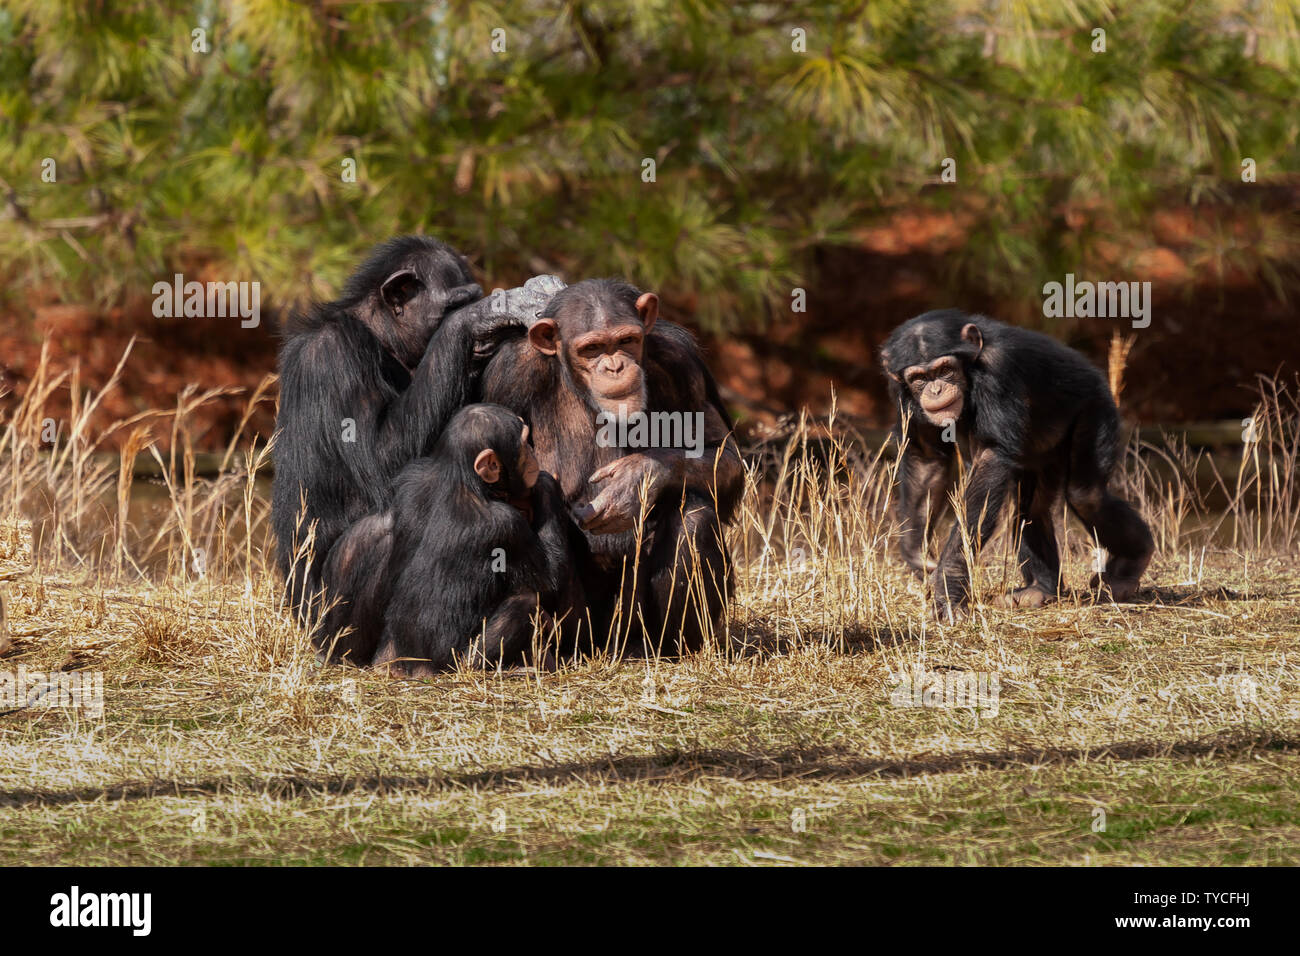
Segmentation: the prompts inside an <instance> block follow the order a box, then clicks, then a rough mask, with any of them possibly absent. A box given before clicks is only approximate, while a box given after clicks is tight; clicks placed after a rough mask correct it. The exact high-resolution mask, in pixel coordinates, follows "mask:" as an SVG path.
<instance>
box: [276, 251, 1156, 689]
mask: <svg viewBox="0 0 1300 956" xmlns="http://www.w3.org/2000/svg"><path fill="white" fill-rule="evenodd" d="M658 311H659V300H658V297H657V296H655V294H654V293H651V292H640V291H638V290H637V289H635V288H633V287H632V286H630V285H628V284H626V283H623V282H618V281H613V280H607V279H598V280H586V281H582V282H578V283H576V284H574V285H570V286H565V284H564V283H563V282H561V281H560V280H559V279H556V278H555V277H553V276H538V277H535V278H533V279H530V280H529V281H528V282H527V283H525V284H524V286H522V287H521V288H518V289H512V290H509V291H508V292H500V291H499V292H497V293H494V294H493V295H491V296H488V297H486V298H485V297H484V296H483V292H482V290H481V289H480V288H479V286H478V285H476V284H475V283H474V281H473V278H472V276H471V274H470V270H469V267H468V264H467V263H466V261H465V259H464V257H462V256H461V255H460V254H459V253H457V252H456V251H455V250H454V249H451V248H450V247H448V246H446V245H445V244H443V243H441V242H438V241H436V240H434V239H430V238H427V237H423V236H409V237H404V238H399V239H395V240H393V241H391V242H388V243H386V244H385V245H382V246H380V247H379V248H378V249H377V250H376V251H375V252H374V253H373V254H372V255H371V257H370V258H369V259H368V260H367V261H366V263H365V264H364V265H362V266H361V268H360V269H358V270H357V272H356V273H355V274H354V275H353V276H352V277H351V278H350V279H349V281H348V283H347V285H346V287H345V289H344V291H343V296H342V297H341V298H340V299H339V300H338V301H336V302H332V303H329V304H325V305H318V306H316V307H314V308H312V309H311V310H309V311H308V312H307V313H306V314H302V315H296V316H294V317H293V318H292V319H291V320H290V321H289V323H288V325H287V327H286V329H285V337H284V341H283V345H282V348H281V353H280V390H281V391H280V410H279V416H278V419H277V423H276V425H277V437H276V445H275V466H276V467H275V483H274V488H273V494H272V524H273V527H274V531H275V535H276V543H277V564H278V567H279V569H280V571H281V573H282V574H283V575H284V577H285V580H286V595H287V600H288V602H289V605H290V607H291V608H292V609H293V611H294V612H295V613H297V614H298V615H300V616H301V619H303V620H304V621H306V622H309V623H310V625H311V626H312V627H313V629H314V630H313V633H314V640H315V641H316V644H317V647H318V649H319V650H320V651H321V652H322V654H323V655H324V656H326V657H327V658H328V659H329V660H334V661H348V662H351V663H354V664H358V665H375V666H382V667H385V668H387V669H388V670H389V671H390V672H392V673H396V674H407V675H415V676H422V675H426V674H428V673H431V672H433V671H437V670H441V669H446V668H448V667H451V666H454V665H455V663H456V662H457V661H466V662H469V663H471V664H475V665H478V666H498V665H503V666H509V665H513V664H518V663H524V662H527V661H528V660H530V658H531V654H532V652H533V650H534V647H533V635H534V633H536V627H537V625H538V624H539V623H540V624H541V625H542V626H543V627H544V628H545V627H549V630H550V633H551V634H552V635H553V637H554V644H553V645H552V647H551V648H550V651H548V653H550V652H552V651H553V652H556V653H565V652H589V651H591V650H594V649H596V648H603V649H606V650H611V651H614V652H620V653H633V654H650V653H665V654H678V653H681V652H685V651H693V650H698V649H699V648H701V647H702V646H703V645H704V644H705V643H706V641H707V640H708V639H709V636H710V635H711V634H720V633H721V629H722V618H723V614H724V612H725V609H726V604H727V601H728V599H729V597H730V595H731V592H732V589H733V576H732V569H731V558H730V555H729V553H728V551H727V545H726V543H725V540H724V535H723V529H724V526H725V525H726V524H727V523H729V522H730V521H731V520H732V518H733V516H734V514H735V511H736V507H737V504H738V502H739V499H740V495H741V491H742V487H743V484H744V470H743V466H742V463H741V458H740V455H739V452H738V449H737V447H736V444H735V441H734V439H733V438H732V435H731V431H732V423H731V419H730V416H729V414H728V412H727V409H726V408H725V406H724V404H723V402H722V399H721V397H720V396H719V393H718V387H717V383H716V382H715V381H714V378H713V376H712V374H711V373H710V372H709V370H708V368H707V367H706V366H705V364H704V361H703V357H702V355H701V353H700V350H699V348H698V346H697V345H696V343H695V341H694V339H693V338H692V337H691V336H690V335H689V334H688V333H687V332H686V331H685V330H683V329H682V328H680V327H679V326H676V325H674V324H672V323H670V322H667V321H664V320H661V319H659V317H658ZM881 357H882V361H883V364H884V366H885V370H886V372H887V373H888V375H889V377H890V380H891V388H892V392H893V394H894V397H895V400H896V402H897V404H898V407H899V412H900V422H899V427H898V432H897V434H898V438H899V443H900V447H901V450H902V459H901V462H900V465H899V476H900V484H901V491H900V493H899V496H898V499H897V508H898V517H899V519H900V523H901V533H902V538H901V543H902V553H903V557H904V559H905V560H906V562H907V563H908V564H909V565H910V566H911V567H913V568H914V569H916V570H917V571H918V572H924V571H926V570H932V571H933V572H934V576H933V578H932V582H931V583H932V589H933V595H934V602H935V608H936V610H937V611H938V612H939V613H940V614H941V615H944V616H947V617H948V618H949V619H952V618H954V617H956V616H957V615H959V614H960V613H961V612H962V611H963V609H964V607H965V606H966V605H967V603H968V600H969V593H968V589H969V575H968V572H967V568H966V563H965V557H964V549H963V547H962V538H961V531H960V529H959V528H954V529H953V531H952V532H951V533H950V535H949V537H948V541H947V543H946V544H945V545H944V546H943V548H942V550H941V551H940V553H939V556H938V560H937V562H931V561H930V559H929V558H928V550H929V548H928V541H927V534H928V532H929V530H930V529H931V528H932V525H933V523H934V522H935V521H937V520H938V519H939V518H940V516H941V514H942V511H943V508H944V505H945V504H946V503H947V500H948V496H949V491H950V489H951V487H952V483H953V481H954V478H955V473H956V470H957V465H958V462H959V461H960V460H961V458H962V456H963V455H964V456H965V458H966V460H968V461H969V463H970V465H971V466H972V467H971V471H970V476H969V480H968V482H967V485H966V492H965V496H964V499H963V502H962V503H963V505H964V508H965V513H966V516H967V519H968V521H969V522H970V526H971V527H974V528H975V529H976V530H975V534H974V537H976V538H977V539H978V541H977V544H982V543H983V541H984V540H985V539H986V538H987V537H988V536H989V535H990V534H991V533H992V532H993V530H994V529H995V527H996V522H997V518H998V513H999V512H1000V510H1001V506H1002V503H1003V501H1004V500H1005V499H1006V498H1007V497H1008V495H1010V493H1011V492H1012V490H1013V489H1014V491H1015V493H1016V503H1017V514H1018V519H1017V520H1018V522H1022V523H1023V527H1022V529H1021V550H1020V563H1021V570H1022V573H1023V575H1024V578H1025V584H1026V587H1025V588H1023V589H1021V590H1019V591H1016V592H1014V593H1013V594H1012V595H1009V596H1008V598H1009V601H1010V603H1011V604H1013V605H1016V606H1030V605H1037V604H1041V603H1043V602H1044V601H1047V600H1050V599H1051V598H1053V597H1055V596H1056V595H1057V593H1058V591H1059V588H1060V583H1061V582H1060V562H1059V558H1058V555H1057V550H1056V541H1055V537H1054V533H1053V523H1052V509H1053V506H1054V504H1055V503H1056V502H1057V501H1058V500H1059V498H1060V497H1061V496H1062V495H1064V498H1065V500H1066V502H1068V504H1069V506H1070V508H1071V510H1072V511H1073V512H1074V513H1075V514H1076V515H1077V516H1078V517H1079V518H1080V519H1081V520H1082V521H1083V522H1084V523H1085V524H1086V525H1087V526H1088V528H1089V529H1090V531H1092V532H1093V533H1094V534H1095V536H1096V538H1097V540H1098V542H1099V543H1100V544H1101V545H1102V546H1103V547H1105V548H1106V549H1108V550H1109V551H1110V552H1111V556H1112V561H1111V564H1110V566H1109V567H1108V569H1107V571H1106V572H1105V573H1104V574H1103V575H1101V578H1100V579H1099V581H1098V582H1095V583H1097V584H1102V585H1105V586H1106V587H1107V588H1109V590H1110V592H1111V594H1112V595H1113V596H1114V598H1115V599H1116V600H1127V599H1129V598H1131V597H1132V595H1133V594H1134V592H1135V591H1136V588H1137V582H1138V579H1139V577H1140V576H1141V574H1142V571H1143V570H1144V569H1145V567H1146V564H1147V562H1148V561H1149V560H1150V557H1151V553H1152V550H1153V547H1152V540H1151V535H1150V533H1149V532H1148V530H1147V528H1146V525H1145V524H1144V523H1143V522H1142V520H1141V518H1139V517H1138V515H1137V513H1136V512H1135V511H1134V510H1133V509H1132V508H1131V507H1130V506H1129V505H1128V504H1126V503H1125V502H1124V501H1122V500H1121V499H1119V498H1117V497H1115V496H1114V495H1112V494H1111V493H1110V491H1109V490H1108V483H1109V479H1110V475H1111V472H1112V471H1113V470H1114V467H1115V464H1116V459H1117V456H1118V443H1119V434H1120V433H1119V419H1118V414H1117V412H1116V409H1115V404H1114V402H1113V401H1112V399H1111V397H1110V393H1109V391H1108V390H1107V387H1106V383H1105V381H1104V380H1103V379H1102V377H1101V375H1100V373H1099V372H1098V371H1097V370H1096V369H1094V368H1093V367H1092V366H1090V365H1089V364H1088V363H1087V362H1086V361H1085V360H1084V359H1083V358H1082V357H1081V356H1080V355H1078V354H1077V353H1075V352H1073V351H1071V350H1069V349H1067V348H1065V347H1064V346H1062V345H1059V344H1058V343H1056V342H1054V341H1053V340H1051V339H1049V338H1047V337H1046V336H1043V335H1039V334H1037V333H1033V332H1028V331H1025V330H1021V329H1016V328H1013V327H1010V326H1006V325H1003V324H1002V323H999V322H995V321H993V320H991V319H987V318H984V317H982V316H968V315H966V314H964V313H962V312H959V311H956V310H949V311H944V312H930V313H927V314H925V315H922V316H919V317H917V318H915V319H912V320H911V321H909V322H907V323H905V324H904V325H902V326H900V327H899V328H898V329H897V330H896V331H895V332H894V333H893V335H892V336H891V337H890V338H889V340H888V342H887V343H886V344H885V346H884V349H883V350H882V354H881ZM665 412H666V413H679V414H682V415H694V416H697V417H698V418H699V420H701V421H702V423H703V428H704V440H703V450H702V453H700V454H697V455H689V454H686V453H685V450H684V449H682V448H664V447H654V448H642V447H638V448H630V447H620V446H618V445H616V444H613V443H610V442H607V441H601V440H598V435H599V429H598V424H599V423H600V421H601V420H602V418H601V416H602V415H604V416H609V415H619V416H624V417H626V416H628V415H630V414H633V413H637V414H653V413H665Z"/></svg>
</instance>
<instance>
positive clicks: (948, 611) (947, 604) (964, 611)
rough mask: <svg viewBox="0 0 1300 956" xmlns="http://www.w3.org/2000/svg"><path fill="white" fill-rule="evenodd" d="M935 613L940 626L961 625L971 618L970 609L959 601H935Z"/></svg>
mask: <svg viewBox="0 0 1300 956" xmlns="http://www.w3.org/2000/svg"><path fill="white" fill-rule="evenodd" d="M933 611H934V616H935V618H936V619H937V620H938V621H939V623H940V624H960V623H961V622H962V621H964V620H966V618H968V617H969V616H970V610H969V608H967V607H966V605H965V604H964V603H959V602H957V601H935V602H934V607H933Z"/></svg>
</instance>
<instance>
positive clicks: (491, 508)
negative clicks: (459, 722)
mask: <svg viewBox="0 0 1300 956" xmlns="http://www.w3.org/2000/svg"><path fill="white" fill-rule="evenodd" d="M522 427H523V422H522V421H521V420H520V418H519V416H518V415H515V414H514V413H513V412H510V411H508V410H507V409H505V408H501V407H500V406H496V405H471V406H469V407H467V408H465V409H462V410H461V411H460V412H458V413H457V414H456V415H455V417H453V418H452V420H451V422H450V423H449V424H448V425H447V427H446V429H445V431H444V432H443V435H442V438H441V440H440V441H439V442H438V444H437V446H436V448H435V449H434V451H433V454H432V456H431V457H429V458H426V459H422V460H420V461H417V462H414V463H412V464H411V465H409V466H408V467H407V468H405V469H404V470H403V471H402V473H401V474H400V475H399V476H398V479H397V483H396V494H395V498H394V502H393V509H392V516H391V519H389V521H388V522H387V524H388V528H387V529H386V530H381V531H380V535H381V536H386V537H387V540H388V542H389V548H388V550H389V551H390V557H389V559H388V565H387V570H386V572H385V573H384V574H383V578H384V582H385V583H384V584H382V585H380V587H379V591H380V592H381V597H380V600H381V601H382V600H383V593H382V592H383V591H384V590H385V589H386V590H387V591H388V592H389V593H390V594H391V596H390V597H388V600H387V608H388V611H387V615H386V624H385V626H384V630H383V637H382V640H381V641H380V643H379V648H378V651H377V653H376V655H375V660H374V662H375V664H376V665H381V664H387V665H389V666H390V667H392V668H393V669H394V670H397V671H398V672H403V673H408V674H415V675H423V674H427V673H431V672H433V671H436V670H442V669H445V668H447V667H450V666H452V665H453V664H454V662H455V660H456V659H457V658H464V659H467V660H469V661H471V662H472V663H474V664H476V665H479V666H495V665H497V664H501V665H510V664H515V663H520V662H521V661H522V660H523V659H524V656H525V653H526V652H527V650H528V649H529V646H530V642H531V638H532V634H533V626H532V616H533V614H534V613H536V612H539V611H540V612H541V613H543V614H556V613H558V614H560V615H565V614H568V615H577V614H580V613H581V608H580V607H575V606H573V605H574V604H575V603H577V599H576V598H575V592H574V590H573V588H572V583H573V574H572V565H571V558H570V555H569V532H570V524H569V519H568V514H567V511H566V509H565V507H564V501H563V497H562V495H561V494H560V490H559V486H558V485H557V484H556V482H555V479H554V478H552V477H551V476H550V475H549V474H547V473H545V472H542V473H541V474H539V476H538V480H537V483H536V485H535V486H534V488H533V490H532V493H531V504H532V510H533V514H532V518H531V524H530V520H529V519H528V518H526V517H525V515H524V514H523V513H522V512H521V511H520V510H519V509H518V508H517V507H515V506H514V505H512V504H511V503H510V501H509V499H512V498H519V497H521V496H526V495H527V494H528V493H527V492H526V490H525V489H524V488H523V486H522V484H520V476H519V474H518V469H517V464H516V463H517V462H518V460H519V453H520V431H521V429H522ZM485 448H491V449H492V450H494V451H495V452H496V453H497V455H498V457H499V458H500V459H501V462H502V465H503V468H504V474H503V476H502V479H501V481H500V482H498V483H497V485H494V486H489V485H487V484H486V483H485V482H484V481H483V480H482V479H481V478H480V477H479V476H478V475H477V474H476V473H475V471H474V467H473V465H474V458H475V456H476V455H477V454H478V453H479V452H480V451H481V450H483V449H485ZM497 549H500V554H498V553H497ZM379 550H380V551H382V550H384V549H383V548H382V547H381V548H380V549H379ZM494 561H496V562H498V564H497V566H498V567H500V566H501V564H502V563H503V565H504V570H494ZM401 659H411V660H409V661H407V662H406V663H393V662H395V661H400V660H401Z"/></svg>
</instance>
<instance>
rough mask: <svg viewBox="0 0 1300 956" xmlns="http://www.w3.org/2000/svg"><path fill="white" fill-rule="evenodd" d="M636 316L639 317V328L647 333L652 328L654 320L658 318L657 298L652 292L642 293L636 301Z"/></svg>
mask: <svg viewBox="0 0 1300 956" xmlns="http://www.w3.org/2000/svg"><path fill="white" fill-rule="evenodd" d="M636 311H637V315H639V316H641V326H642V328H643V329H644V330H645V331H646V332H649V331H650V330H651V329H652V328H654V324H655V319H657V318H659V296H657V295H655V294H654V293H653V292H642V293H641V297H640V298H639V299H637V300H636Z"/></svg>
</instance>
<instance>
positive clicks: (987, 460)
mask: <svg viewBox="0 0 1300 956" xmlns="http://www.w3.org/2000/svg"><path fill="white" fill-rule="evenodd" d="M1014 479H1015V468H1014V467H1013V465H1012V463H1011V462H1009V461H1008V460H1007V459H1006V458H1005V457H1003V456H1002V455H1000V454H999V453H998V452H996V451H994V450H993V449H990V448H985V449H983V450H982V451H980V452H979V453H978V454H977V456H976V458H975V463H974V466H973V467H972V468H971V472H970V475H969V477H968V480H967V484H966V494H965V496H964V497H963V505H964V510H965V514H964V515H959V516H958V518H959V520H958V522H957V523H956V524H955V525H954V526H953V529H952V533H951V534H949V536H948V542H947V544H945V545H944V548H943V553H942V554H941V555H940V556H939V567H938V568H937V569H936V570H935V572H934V575H933V577H932V578H931V583H932V585H933V589H934V594H933V600H934V604H935V608H936V610H937V611H938V612H939V616H940V617H943V618H946V619H948V620H949V621H951V620H953V619H955V618H956V617H957V615H958V614H959V613H960V611H961V610H962V609H963V608H964V607H965V605H966V603H967V601H968V600H969V599H970V570H969V568H968V567H967V565H966V555H965V554H964V553H963V550H962V545H963V542H962V529H963V526H964V527H965V528H966V529H968V533H969V535H970V541H971V545H972V547H973V548H974V549H977V550H978V549H979V548H981V547H983V546H984V544H985V542H987V541H988V539H989V537H990V536H991V535H992V534H993V532H994V530H995V529H996V528H997V524H998V517H999V513H1000V512H1001V510H1002V504H1003V502H1004V501H1005V500H1006V496H1007V493H1008V492H1009V490H1010V488H1011V485H1012V483H1013V481H1014Z"/></svg>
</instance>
